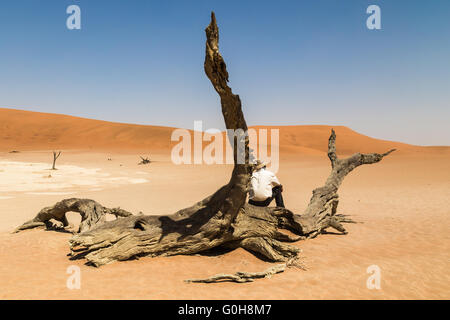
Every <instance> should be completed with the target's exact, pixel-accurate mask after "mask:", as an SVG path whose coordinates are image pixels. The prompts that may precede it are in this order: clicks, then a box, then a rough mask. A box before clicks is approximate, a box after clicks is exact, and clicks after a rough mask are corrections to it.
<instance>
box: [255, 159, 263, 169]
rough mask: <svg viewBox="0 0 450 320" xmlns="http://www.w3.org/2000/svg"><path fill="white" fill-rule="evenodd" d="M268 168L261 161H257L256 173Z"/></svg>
mask: <svg viewBox="0 0 450 320" xmlns="http://www.w3.org/2000/svg"><path fill="white" fill-rule="evenodd" d="M265 167H266V164H265V163H263V162H262V161H260V160H256V162H255V171H258V170H261V169H263V168H265Z"/></svg>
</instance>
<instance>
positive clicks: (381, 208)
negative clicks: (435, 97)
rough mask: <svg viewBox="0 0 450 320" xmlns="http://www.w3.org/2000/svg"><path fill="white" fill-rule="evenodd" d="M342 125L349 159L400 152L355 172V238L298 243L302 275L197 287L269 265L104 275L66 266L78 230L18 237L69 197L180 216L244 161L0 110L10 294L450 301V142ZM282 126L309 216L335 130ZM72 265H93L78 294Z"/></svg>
mask: <svg viewBox="0 0 450 320" xmlns="http://www.w3.org/2000/svg"><path fill="white" fill-rule="evenodd" d="M257 128H260V127H257ZM269 128H270V127H269ZM334 128H335V130H336V134H337V151H338V154H340V155H341V154H342V155H344V154H346V155H347V154H352V153H354V152H385V151H387V150H389V149H391V148H396V149H398V150H397V151H396V152H395V153H393V154H392V155H390V156H389V157H387V158H386V159H384V160H383V161H382V162H380V163H378V164H373V165H370V166H364V167H361V168H359V169H358V170H357V171H355V172H353V173H351V174H350V175H349V176H348V177H347V178H346V180H345V181H344V183H343V185H342V187H341V189H340V190H339V194H340V204H339V211H340V212H341V213H344V214H348V215H351V216H352V218H353V219H354V220H356V221H358V222H361V223H358V224H350V225H347V226H346V227H347V230H348V231H349V233H348V234H347V235H337V234H324V235H321V236H320V237H317V238H315V239H309V240H305V241H299V242H296V243H295V244H294V245H296V246H298V247H299V248H301V249H302V253H301V258H302V262H303V263H304V264H305V265H306V268H307V270H300V269H296V268H290V269H288V270H287V271H286V272H284V273H282V274H279V275H275V276H273V277H272V278H270V279H263V280H257V281H255V282H253V283H245V284H236V283H218V284H188V283H185V282H184V281H183V280H185V279H190V278H202V277H207V276H211V275H214V274H217V273H234V272H236V271H262V270H264V269H266V268H267V267H268V266H270V265H271V263H268V262H264V261H261V260H260V259H258V258H256V257H255V256H254V255H252V254H251V253H249V252H247V251H245V250H243V249H236V250H234V251H231V252H228V253H226V254H224V255H218V256H207V255H193V256H173V257H156V258H148V257H143V258H141V259H139V260H131V261H125V262H116V263H113V264H110V265H106V266H103V267H101V268H94V267H89V266H85V265H84V261H83V260H75V261H71V260H69V259H68V256H67V254H68V253H69V246H68V240H69V239H70V237H71V234H70V233H64V232H55V231H44V230H42V229H35V230H29V231H24V232H21V233H18V234H11V231H12V230H14V228H15V227H17V226H18V225H20V224H22V223H23V222H24V221H26V220H29V219H31V218H32V217H34V216H35V215H36V213H37V212H38V211H39V210H40V209H41V208H43V207H45V206H49V205H53V204H54V203H56V202H58V201H60V200H62V199H64V198H69V197H77V198H90V199H95V200H97V201H98V202H100V203H102V204H103V205H105V206H108V207H117V206H120V207H121V208H124V209H127V210H129V211H131V212H133V213H138V212H143V213H145V214H148V215H153V214H154V215H161V214H170V213H173V212H175V211H177V210H179V209H181V208H184V207H187V206H190V205H192V204H193V203H195V202H196V201H198V200H200V199H202V198H204V197H206V196H208V195H209V194H211V193H212V192H214V191H215V190H216V189H218V188H219V187H221V186H222V185H224V184H225V183H227V182H228V180H229V177H230V173H231V169H232V165H175V164H173V163H172V161H171V158H170V150H171V146H172V145H173V142H171V141H170V135H171V132H172V131H173V128H167V127H154V126H141V125H128V124H119V123H111V122H105V121H98V120H89V119H82V118H76V117H70V116H63V115H54V114H43V113H36V112H27V111H19V110H12V109H0V164H1V166H0V212H1V214H0V298H1V299H230V298H231V299H448V298H450V274H449V273H448V267H449V265H450V264H449V262H450V197H449V194H450V147H419V146H412V145H408V144H402V143H397V142H390V141H381V140H377V139H373V138H370V137H367V136H364V135H361V134H359V133H356V132H354V131H352V130H351V129H349V128H346V127H334ZM279 129H280V168H279V172H278V177H279V179H280V181H281V182H282V184H283V185H284V190H285V191H284V198H285V203H286V204H287V206H288V207H289V208H290V209H291V210H293V211H295V212H296V213H301V212H302V211H303V210H305V208H306V206H307V204H308V201H309V199H310V197H311V191H312V190H313V189H314V188H315V187H318V186H320V185H322V184H323V182H324V180H325V179H326V177H327V176H328V174H329V172H330V163H329V160H328V158H327V155H326V150H327V139H328V136H329V133H330V129H331V127H330V126H288V127H279ZM54 149H58V150H62V155H61V157H60V159H58V161H57V168H58V170H56V171H52V170H49V169H50V167H51V161H52V153H51V152H52V150H54ZM11 151H18V152H14V153H11ZM139 155H143V156H150V158H151V160H152V163H151V164H149V165H145V166H143V165H138V162H139V160H140V159H139ZM108 159H110V160H108ZM49 175H50V176H51V177H49ZM69 220H70V222H71V223H73V224H75V225H76V224H77V223H79V220H80V218H79V216H78V215H77V214H75V213H73V214H70V215H69ZM70 265H77V266H79V267H80V268H81V277H82V278H81V289H79V290H69V289H68V288H67V287H66V281H67V277H68V274H67V273H66V270H67V268H68V267H69V266H70ZM370 265H378V266H379V267H380V269H381V289H380V290H370V289H368V288H367V286H366V280H367V278H368V277H369V274H368V273H367V272H366V270H367V267H369V266H370Z"/></svg>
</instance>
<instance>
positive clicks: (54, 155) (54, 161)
mask: <svg viewBox="0 0 450 320" xmlns="http://www.w3.org/2000/svg"><path fill="white" fill-rule="evenodd" d="M60 155H61V151H59V152H58V153H57V152H56V151H53V165H52V170H57V169H56V167H55V165H56V160H57V159H58V158H59V156H60Z"/></svg>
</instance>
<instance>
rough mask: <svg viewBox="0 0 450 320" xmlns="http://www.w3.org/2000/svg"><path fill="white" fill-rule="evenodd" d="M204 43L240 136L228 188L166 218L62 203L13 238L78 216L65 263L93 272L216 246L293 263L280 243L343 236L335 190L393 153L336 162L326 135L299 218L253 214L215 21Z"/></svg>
mask: <svg viewBox="0 0 450 320" xmlns="http://www.w3.org/2000/svg"><path fill="white" fill-rule="evenodd" d="M206 37H207V40H206V57H205V64H204V68H205V72H206V75H207V76H208V78H209V80H210V81H211V83H212V85H213V87H214V89H215V90H216V91H217V93H218V94H219V96H220V100H221V105H222V114H223V117H224V120H225V125H226V128H227V129H234V130H235V132H241V133H240V134H239V133H238V134H236V135H233V136H229V138H230V143H232V145H234V147H235V148H234V167H233V171H232V174H231V178H230V180H229V182H228V183H227V184H226V185H224V186H223V187H221V188H220V189H219V190H217V191H216V192H215V193H214V194H212V195H210V196H209V197H207V198H205V199H203V200H201V201H199V202H197V203H196V204H194V205H193V206H191V207H189V208H185V209H182V210H180V211H178V212H176V213H174V214H172V215H159V216H157V215H141V216H138V215H131V214H130V213H128V212H126V211H121V209H108V208H105V207H103V206H102V205H100V204H98V203H97V202H95V201H93V200H87V199H67V200H63V201H61V202H59V203H57V204H56V205H55V206H53V207H48V208H44V209H42V210H41V212H40V213H39V214H38V215H37V216H36V217H35V218H34V219H33V220H31V221H29V222H27V223H25V224H24V225H22V226H21V227H19V228H18V229H17V230H23V229H28V228H32V227H35V226H45V224H46V222H48V221H49V220H50V219H55V220H59V221H61V222H63V223H64V222H65V221H66V220H65V213H66V212H68V211H76V212H79V213H80V214H81V217H82V222H81V226H80V230H79V231H80V233H78V234H76V235H74V236H73V237H72V238H71V239H70V249H71V256H72V259H77V258H84V259H86V260H87V263H88V264H90V265H93V266H97V267H99V266H102V265H105V264H108V263H111V262H114V261H118V260H119V261H122V260H127V259H130V258H133V257H141V256H150V257H154V256H172V255H179V254H184V255H191V254H196V253H199V252H203V251H206V250H210V249H213V248H217V247H220V246H223V247H228V248H238V247H242V248H245V249H246V250H248V251H251V252H253V253H257V254H258V256H260V257H261V256H262V257H264V258H265V259H267V260H270V261H282V262H287V261H292V259H293V258H296V257H297V255H298V253H299V251H300V249H299V248H298V247H297V246H293V245H289V244H287V243H286V242H295V241H298V240H302V239H306V238H312V237H315V236H317V235H318V234H320V233H321V232H323V231H324V230H326V229H327V228H334V229H336V230H338V231H339V232H342V233H346V230H345V229H344V227H343V225H342V224H343V223H345V222H352V221H351V220H350V219H348V218H347V217H346V216H343V215H339V214H337V206H338V202H339V198H338V194H337V191H338V188H339V186H340V184H341V183H342V181H343V179H344V178H345V176H346V175H347V174H348V173H350V172H351V171H352V170H353V169H355V168H356V167H358V166H360V165H364V164H372V163H376V162H379V161H381V160H382V159H383V157H385V156H386V155H388V154H389V153H391V152H392V151H393V150H391V151H388V152H386V153H384V154H377V153H372V154H360V153H356V154H354V155H353V156H351V157H349V158H345V159H340V158H338V156H337V155H336V148H335V141H336V135H335V133H334V131H333V130H332V132H331V136H330V138H329V141H328V157H329V159H330V161H331V173H330V176H329V177H328V179H327V180H326V182H325V184H324V186H322V187H320V188H317V189H315V190H314V191H313V195H312V198H311V200H310V202H309V205H308V207H307V209H306V211H305V212H304V213H303V214H295V213H293V212H292V211H290V210H289V209H285V208H280V207H256V206H252V205H250V204H248V203H246V197H247V192H248V188H249V181H250V178H251V174H252V171H253V167H254V166H253V164H251V161H249V159H250V157H251V155H250V152H249V147H248V143H249V141H248V135H247V134H245V132H246V131H247V124H246V122H245V119H244V115H243V112H242V107H241V101H240V98H239V96H238V95H235V94H233V93H232V90H231V88H230V87H229V86H228V72H227V70H226V64H225V61H224V60H223V58H222V56H221V54H220V52H219V32H218V27H217V24H216V19H215V16H214V13H212V14H211V23H210V24H209V26H208V27H207V28H206ZM237 129H242V130H237ZM236 130H237V131H236ZM239 147H241V148H244V154H245V162H244V163H240V161H238V152H239V150H238V149H239ZM241 151H242V150H241ZM117 210H119V211H118V212H117ZM114 212H116V213H119V214H117V216H119V217H121V218H118V219H116V220H113V221H109V222H105V220H104V219H103V218H102V217H103V216H104V215H105V214H106V213H114ZM124 212H125V213H124ZM286 231H287V232H286ZM275 269H276V270H275ZM275 269H273V270H272V269H270V270H269V271H268V272H267V273H264V274H273V273H276V272H277V271H278V270H281V269H283V268H282V267H276V268H275ZM283 270H284V269H283ZM238 276H242V277H243V278H245V280H242V279H241V280H242V281H247V280H248V279H249V278H252V275H243V274H238ZM254 276H255V277H256V278H258V277H261V276H263V275H262V274H260V273H257V274H255V275H254ZM226 277H228V276H226ZM242 277H241V278H242ZM219 278H220V277H219ZM238 280H239V279H238ZM241 280H239V281H241ZM195 281H201V280H195ZM211 281H213V280H211Z"/></svg>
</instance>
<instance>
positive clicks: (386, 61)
mask: <svg viewBox="0 0 450 320" xmlns="http://www.w3.org/2000/svg"><path fill="white" fill-rule="evenodd" d="M71 4H77V5H79V6H80V8H81V30H68V29H67V27H66V19H67V17H68V16H69V15H68V14H67V13H66V8H67V7H68V6H69V5H71ZM370 4H376V5H379V6H380V8H381V27H382V29H381V30H369V29H367V27H366V19H367V17H368V16H369V15H368V14H366V9H367V7H368V6H369V5H370ZM211 10H214V11H215V13H216V16H217V20H218V24H219V29H220V35H221V38H220V49H221V52H222V55H223V56H224V58H225V60H226V62H227V65H228V71H229V73H230V75H231V77H230V85H231V87H232V88H233V90H234V92H235V93H238V94H239V95H240V96H241V100H242V102H243V107H244V112H245V115H246V118H247V122H248V124H249V125H256V124H264V125H297V124H330V125H346V126H349V127H350V128H352V129H354V130H356V131H358V132H360V133H363V134H366V135H369V136H372V137H375V138H382V139H388V140H396V141H402V142H407V143H413V144H421V145H450V124H449V120H450V1H449V0H428V1H425V0H422V1H416V0H395V1H394V0H390V1H381V0H371V1H366V0H334V1H333V0H328V1H325V0H307V1H299V0H292V1H285V0H280V1H273V0H272V1H263V0H255V1H254V0H239V1H234V0H226V1H225V0H221V1H216V0H190V1H187V0H185V1H173V0H164V1H163V0H45V1H38V0H2V1H1V2H0V75H1V77H0V107H6V108H17V109H25V110H33V111H42V112H51V113H62V114H70V115H76V116H82V117H88V118H94V119H102V120H110V121H119V122H128V123H140V124H152V125H167V126H175V127H184V128H192V127H193V123H194V120H203V121H204V129H207V128H219V129H223V120H222V116H221V114H220V106H219V98H218V96H217V94H216V92H215V91H214V90H213V88H212V86H211V84H210V83H209V80H208V79H207V78H206V76H205V74H204V71H203V61H204V50H205V49H204V42H205V34H204V28H205V27H206V26H207V24H208V23H209V18H210V11H211Z"/></svg>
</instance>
